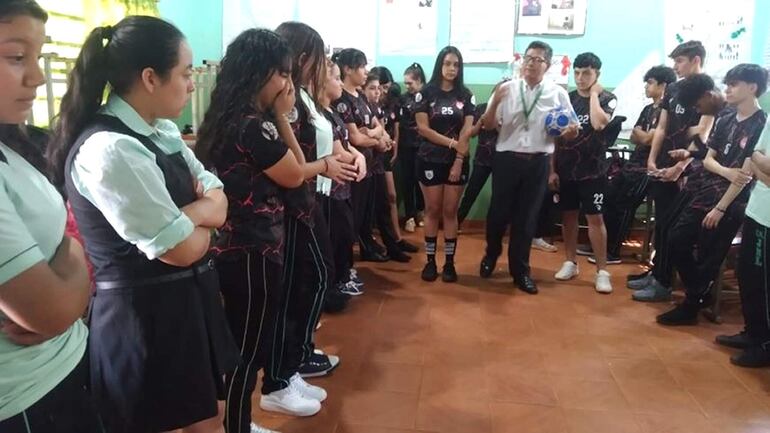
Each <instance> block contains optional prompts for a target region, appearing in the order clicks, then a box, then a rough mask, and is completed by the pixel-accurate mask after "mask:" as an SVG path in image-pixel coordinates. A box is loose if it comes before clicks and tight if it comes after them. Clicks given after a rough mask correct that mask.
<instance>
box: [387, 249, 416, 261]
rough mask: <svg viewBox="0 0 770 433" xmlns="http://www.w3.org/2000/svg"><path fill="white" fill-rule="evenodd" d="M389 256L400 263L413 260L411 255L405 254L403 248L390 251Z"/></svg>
mask: <svg viewBox="0 0 770 433" xmlns="http://www.w3.org/2000/svg"><path fill="white" fill-rule="evenodd" d="M388 257H390V260H393V261H394V262H399V263H409V261H410V260H412V258H411V257H409V255H407V254H405V253H404V252H403V251H401V250H397V251H388Z"/></svg>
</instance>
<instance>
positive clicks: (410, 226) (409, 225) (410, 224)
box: [404, 218, 417, 233]
mask: <svg viewBox="0 0 770 433" xmlns="http://www.w3.org/2000/svg"><path fill="white" fill-rule="evenodd" d="M416 228H417V223H416V222H414V218H409V219H408V220H406V222H405V223H404V230H405V231H406V232H408V233H414V231H415V229H416Z"/></svg>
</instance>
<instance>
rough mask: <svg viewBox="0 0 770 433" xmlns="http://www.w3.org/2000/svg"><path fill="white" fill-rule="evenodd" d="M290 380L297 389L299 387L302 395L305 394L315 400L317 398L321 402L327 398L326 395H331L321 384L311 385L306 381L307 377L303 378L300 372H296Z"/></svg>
mask: <svg viewBox="0 0 770 433" xmlns="http://www.w3.org/2000/svg"><path fill="white" fill-rule="evenodd" d="M290 380H291V383H292V385H293V386H295V387H296V388H297V389H299V392H300V393H302V395H304V396H305V397H307V398H312V399H313V400H316V401H318V402H319V403H320V402H322V401H324V400H326V397H328V396H329V395H328V394H327V393H326V390H325V389H323V388H321V387H320V386H315V385H311V384H309V383H307V382H305V379H303V378H302V376H300V375H299V373H295V374H294V376H292V377H291V379H290Z"/></svg>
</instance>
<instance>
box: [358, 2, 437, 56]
mask: <svg viewBox="0 0 770 433" xmlns="http://www.w3.org/2000/svg"><path fill="white" fill-rule="evenodd" d="M438 1H439V0H379V3H380V11H379V16H380V23H379V24H380V54H383V55H389V56H393V55H397V56H428V55H434V54H436V51H438V49H437V48H436V35H437V34H438ZM369 3H372V4H374V2H371V1H370V2H369Z"/></svg>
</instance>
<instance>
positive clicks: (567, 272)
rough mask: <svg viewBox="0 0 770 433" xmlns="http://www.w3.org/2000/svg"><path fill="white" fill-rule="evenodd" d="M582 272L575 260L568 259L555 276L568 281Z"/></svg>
mask: <svg viewBox="0 0 770 433" xmlns="http://www.w3.org/2000/svg"><path fill="white" fill-rule="evenodd" d="M579 274H580V271H579V270H578V265H577V263H575V262H570V261H569V260H567V261H566V262H564V264H563V265H561V269H559V272H557V273H556V275H555V278H556V279H557V280H559V281H567V280H571V279H573V278H575V277H577V276H578V275H579Z"/></svg>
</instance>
